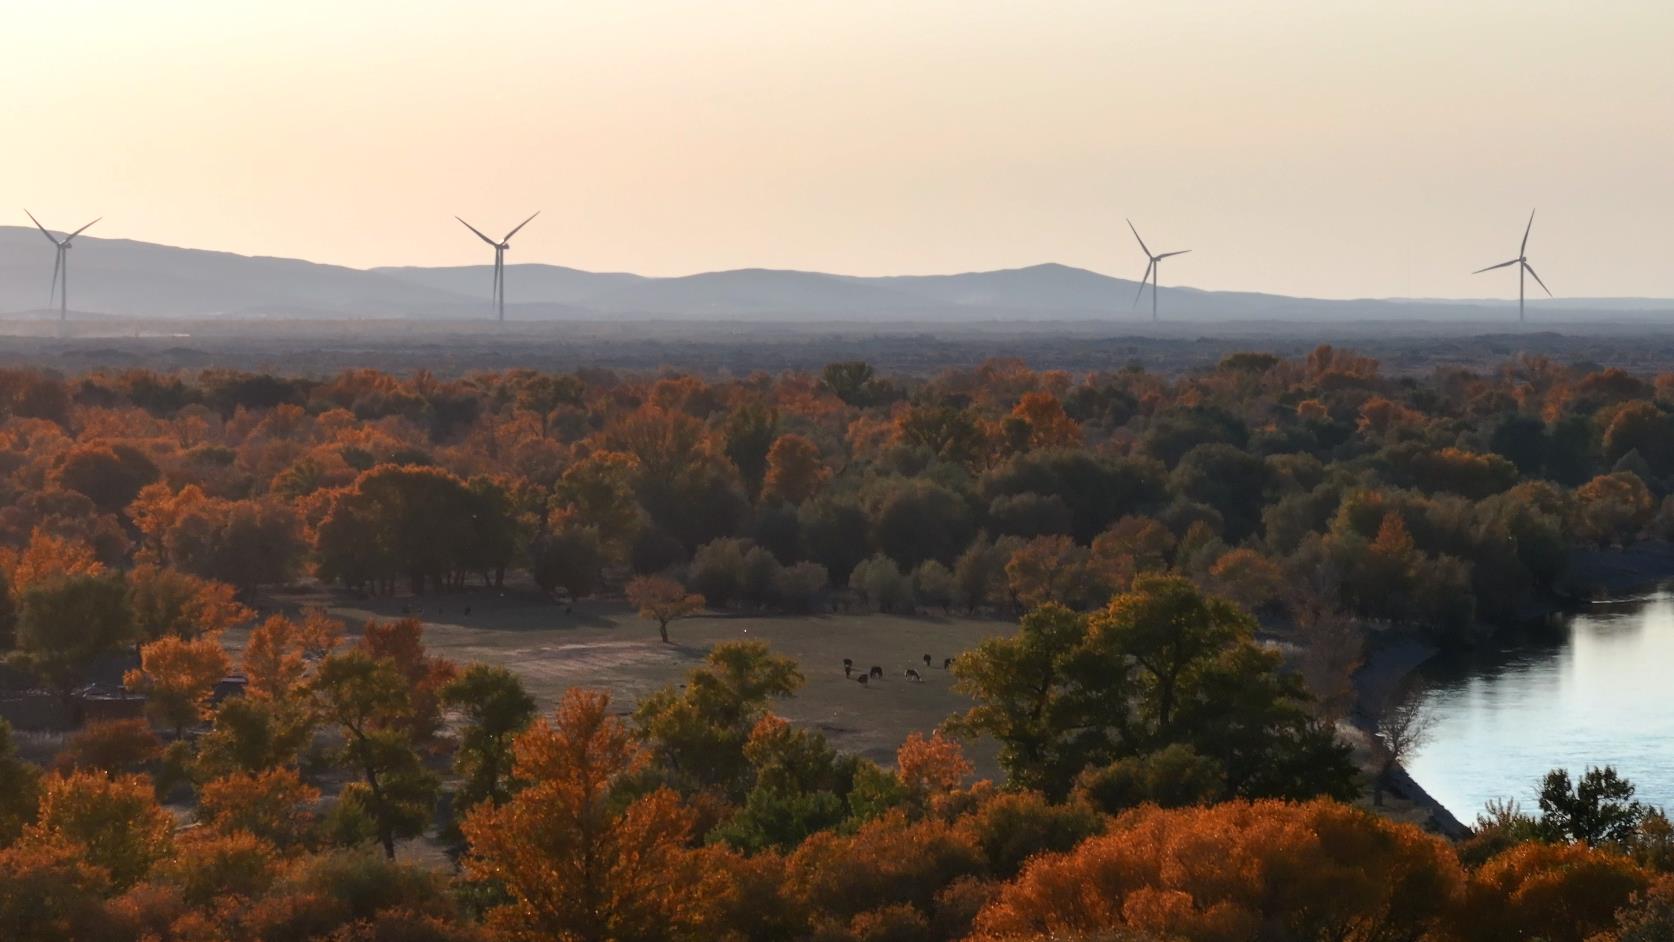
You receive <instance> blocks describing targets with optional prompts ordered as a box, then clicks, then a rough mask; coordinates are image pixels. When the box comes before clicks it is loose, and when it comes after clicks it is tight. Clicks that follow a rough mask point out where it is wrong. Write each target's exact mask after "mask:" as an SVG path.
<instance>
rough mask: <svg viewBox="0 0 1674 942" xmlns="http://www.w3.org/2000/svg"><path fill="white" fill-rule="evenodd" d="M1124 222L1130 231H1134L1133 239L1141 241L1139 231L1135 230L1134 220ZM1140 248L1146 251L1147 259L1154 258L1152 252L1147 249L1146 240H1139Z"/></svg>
mask: <svg viewBox="0 0 1674 942" xmlns="http://www.w3.org/2000/svg"><path fill="white" fill-rule="evenodd" d="M1122 221H1123V222H1125V223H1127V224H1128V228H1129V229H1133V237H1134V238H1135V239H1139V230H1138V229H1134V228H1133V220H1132V219H1124V220H1122ZM1139 247H1140V248H1142V249H1145V257H1146V258H1151V257H1152V255H1151V250H1150V249H1148V248H1146V247H1145V240H1144V239H1139Z"/></svg>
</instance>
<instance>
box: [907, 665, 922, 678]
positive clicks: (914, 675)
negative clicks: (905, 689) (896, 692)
mask: <svg viewBox="0 0 1674 942" xmlns="http://www.w3.org/2000/svg"><path fill="white" fill-rule="evenodd" d="M907 679H908V680H923V679H924V678H923V677H920V676H918V671H915V670H913V669H912V668H910V667H909V668H907Z"/></svg>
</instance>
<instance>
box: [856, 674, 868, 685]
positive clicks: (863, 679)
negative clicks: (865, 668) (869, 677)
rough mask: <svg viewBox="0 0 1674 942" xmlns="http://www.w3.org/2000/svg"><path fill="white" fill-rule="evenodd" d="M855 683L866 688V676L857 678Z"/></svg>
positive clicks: (862, 675)
mask: <svg viewBox="0 0 1674 942" xmlns="http://www.w3.org/2000/svg"><path fill="white" fill-rule="evenodd" d="M855 681H856V682H858V683H859V684H860V685H861V686H862V687H864V686H866V675H865V674H861V675H860V676H859V677H856V678H855Z"/></svg>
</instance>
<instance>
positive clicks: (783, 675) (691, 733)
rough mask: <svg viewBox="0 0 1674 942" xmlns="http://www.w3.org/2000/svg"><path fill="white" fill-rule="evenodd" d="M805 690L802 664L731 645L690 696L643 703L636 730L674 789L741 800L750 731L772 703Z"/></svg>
mask: <svg viewBox="0 0 1674 942" xmlns="http://www.w3.org/2000/svg"><path fill="white" fill-rule="evenodd" d="M802 682H803V678H802V672H801V671H799V670H797V667H796V662H795V661H793V660H791V659H790V658H787V657H780V656H778V655H775V654H773V653H772V651H771V650H770V649H769V648H768V647H767V645H765V644H763V643H761V642H759V641H727V642H723V643H721V644H718V645H716V646H715V647H714V648H713V649H712V650H711V651H710V652H709V656H708V657H707V658H706V659H705V660H704V663H703V664H702V666H700V667H697V668H695V669H693V670H692V672H691V673H690V674H689V675H688V676H687V679H686V686H685V688H684V689H681V690H675V689H673V688H671V687H664V688H662V689H661V690H658V691H656V692H655V693H652V694H651V695H650V696H648V697H646V698H645V699H644V700H643V701H641V702H640V705H639V707H638V709H636V710H635V711H634V723H635V725H637V726H638V728H639V732H640V735H641V736H642V737H644V738H645V740H646V741H647V743H648V744H649V745H650V747H651V753H652V756H653V757H654V759H655V761H656V763H657V765H658V767H659V768H660V770H661V771H662V773H663V775H664V776H665V777H667V778H668V779H669V780H670V781H671V782H672V783H673V784H675V785H676V786H678V787H680V788H682V789H688V790H695V789H699V788H705V787H716V788H721V789H724V790H727V791H729V792H730V793H731V794H733V795H734V796H735V797H742V795H743V793H744V791H745V790H746V789H747V788H748V786H749V776H748V771H749V762H748V759H747V757H746V756H745V753H744V748H745V745H746V744H747V743H748V742H749V739H750V733H751V731H752V730H754V729H755V726H756V724H757V723H758V722H760V720H761V718H762V716H763V715H764V714H765V712H766V707H767V703H768V701H769V700H771V699H773V698H775V697H788V696H790V695H791V694H792V693H794V692H795V691H796V690H797V689H798V688H799V687H801V686H802Z"/></svg>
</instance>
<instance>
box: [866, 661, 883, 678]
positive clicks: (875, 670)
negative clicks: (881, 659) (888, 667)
mask: <svg viewBox="0 0 1674 942" xmlns="http://www.w3.org/2000/svg"><path fill="white" fill-rule="evenodd" d="M866 673H868V674H870V675H871V676H873V677H876V678H877V679H879V680H883V668H881V667H879V666H877V665H876V664H874V665H872V669H871V670H869V671H867V672H866Z"/></svg>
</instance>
